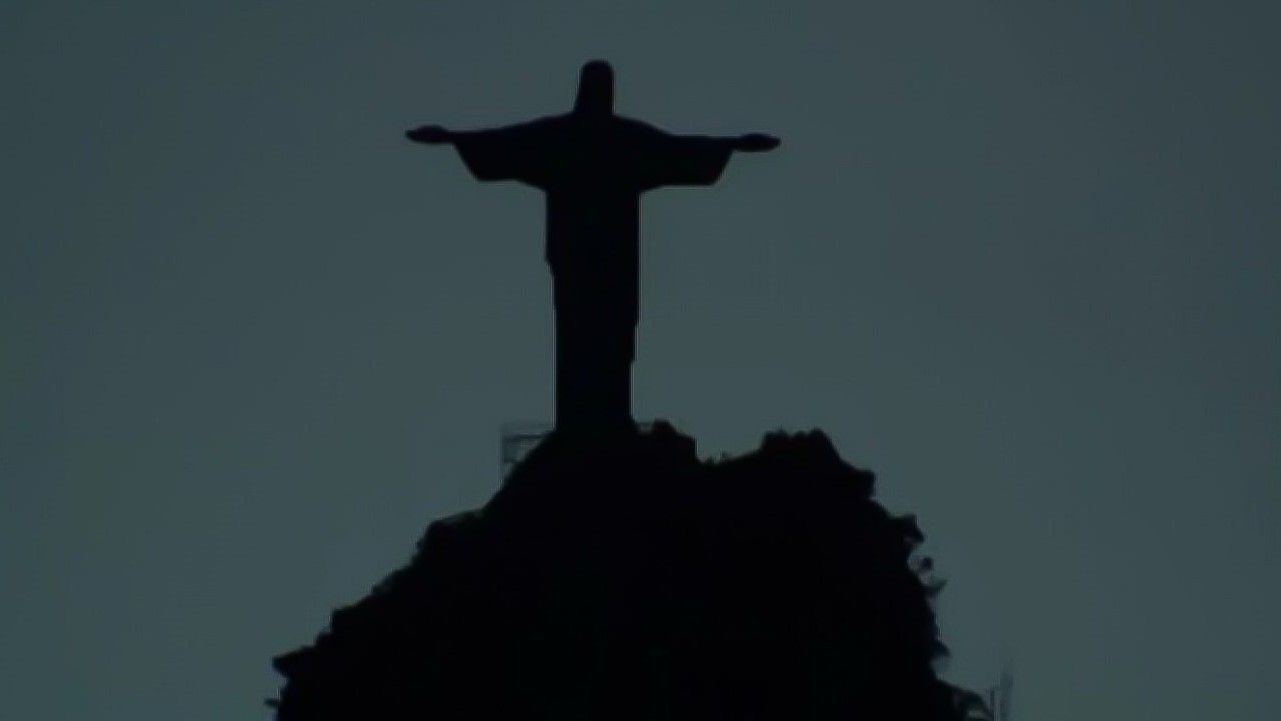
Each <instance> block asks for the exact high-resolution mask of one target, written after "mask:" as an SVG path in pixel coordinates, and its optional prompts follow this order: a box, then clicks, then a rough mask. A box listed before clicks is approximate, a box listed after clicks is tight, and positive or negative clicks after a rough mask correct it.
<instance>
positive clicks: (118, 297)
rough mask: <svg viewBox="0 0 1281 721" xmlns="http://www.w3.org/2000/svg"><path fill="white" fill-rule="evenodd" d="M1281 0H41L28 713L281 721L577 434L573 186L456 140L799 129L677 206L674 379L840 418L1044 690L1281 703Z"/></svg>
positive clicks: (664, 249)
mask: <svg viewBox="0 0 1281 721" xmlns="http://www.w3.org/2000/svg"><path fill="white" fill-rule="evenodd" d="M1277 8H1278V6H1277V4H1276V3H1272V2H1264V1H1262V0H1261V1H1260V2H1245V1H1244V0H1242V1H1236V2H1233V1H1227V0H1215V1H1211V0H1204V1H1202V2H1191V1H1186V0H1149V1H1145V2H1127V1H1123V0H1075V1H1073V2H1063V1H1062V0H1018V1H1015V0H961V1H959V2H958V1H956V0H951V1H947V2H944V1H942V0H908V1H906V2H893V3H890V2H882V3H857V2H835V1H832V2H804V1H801V0H792V1H790V2H779V1H775V2H771V3H762V2H754V1H753V2H747V1H745V0H733V1H729V0H724V1H716V2H699V3H689V2H676V1H674V0H663V1H659V0H650V1H648V2H643V3H642V2H601V1H600V0H591V1H583V2H565V1H557V2H547V1H526V2H515V1H507V2H493V1H490V0H469V1H468V2H440V1H437V2H429V1H426V0H418V1H417V2H401V1H396V2H379V3H355V2H349V3H334V2H318V1H317V0H308V1H307V2H301V1H300V0H291V1H284V2H273V3H263V2H250V1H248V0H223V1H222V2H217V3H211V2H189V1H177V0H164V1H163V2H161V1H159V0H157V1H156V2H139V1H137V0H122V1H121V2H114V3H101V2H88V1H87V0H73V1H66V2H54V1H48V2H34V1H33V0H26V1H22V0H19V1H17V2H15V1H14V0H9V1H8V2H5V3H4V4H3V5H0V107H3V112H0V148H2V152H3V155H2V156H0V197H2V198H3V212H0V332H2V335H0V588H3V601H0V604H2V609H0V610H2V613H0V718H5V719H14V720H15V721H16V720H23V721H44V720H46V719H47V720H57V721H81V720H82V719H89V718H92V719H95V720H97V721H116V720H119V721H125V720H128V721H136V720H138V719H161V718H164V719H184V720H186V721H203V720H205V719H209V720H213V719H218V720H219V721H223V720H226V719H263V718H266V714H267V709H265V708H264V707H262V706H261V705H260V702H261V699H262V698H264V697H267V696H270V695H272V694H273V693H274V690H275V688H276V687H277V683H278V680H277V678H276V677H275V675H274V674H273V672H272V671H271V669H270V667H269V665H268V661H269V658H270V657H271V656H272V655H273V654H275V653H278V652H281V651H284V650H287V649H290V648H293V647H295V646H297V645H299V644H302V643H304V642H306V641H308V640H310V639H311V638H312V637H313V636H314V634H315V633H316V632H318V631H319V630H320V629H321V627H322V626H323V624H324V623H325V622H326V620H327V618H328V613H329V611H330V610H331V609H332V608H333V607H334V606H336V605H338V604H342V603H347V602H351V601H354V600H355V599H357V598H359V597H360V596H361V595H362V594H364V593H365V592H366V591H367V590H368V588H369V587H370V586H371V585H372V584H373V583H375V582H376V581H377V580H378V579H380V578H381V577H382V576H383V575H384V574H386V573H387V572H389V571H391V570H392V569H393V568H394V567H396V566H397V565H398V564H400V563H402V562H403V561H404V560H406V559H407V557H408V554H409V553H410V552H411V550H412V547H413V543H414V541H415V540H416V539H417V538H418V536H419V535H420V533H421V532H422V530H423V528H424V527H425V525H426V523H427V522H429V521H430V520H431V519H433V518H437V517H439V516H441V515H444V514H448V513H452V512H455V511H458V510H462V509H465V508H469V507H474V506H476V505H478V504H480V503H482V502H483V501H484V500H485V499H487V498H488V496H489V495H490V494H491V493H492V492H493V491H494V490H495V488H496V486H497V484H498V460H499V459H498V434H499V425H500V423H502V422H504V421H512V420H540V419H548V418H549V417H550V413H551V408H550V401H551V386H550V381H549V379H550V372H551V301H550V279H549V275H548V273H547V270H546V268H545V266H544V265H543V262H542V204H541V198H540V197H539V195H538V194H537V193H536V192H535V191H532V190H529V189H527V188H524V187H522V186H518V185H504V184H489V185H482V184H479V183H476V182H474V181H472V180H471V179H470V177H469V175H468V174H467V172H466V171H465V169H464V168H463V166H462V164H461V163H460V162H459V161H458V159H457V158H456V157H455V156H454V155H453V153H452V151H449V150H446V149H432V148H425V147H422V146H416V145H413V144H411V143H409V142H407V141H406V140H405V139H404V138H403V137H402V132H403V131H404V130H405V129H406V128H409V127H412V126H415V125H419V124H423V123H442V124H445V125H449V126H453V127H468V126H483V125H496V124H504V123H507V122H511V121H516V120H523V119H527V118H530V117H533V116H537V115H542V114H550V113H557V112H562V111H564V110H565V109H567V108H568V107H569V104H570V102H571V100H572V97H573V91H574V85H575V82H576V78H577V71H578V67H579V65H580V64H581V63H582V62H583V61H585V60H588V59H590V58H593V57H604V58H608V59H610V60H611V61H613V63H614V64H615V68H616V71H617V75H618V101H617V107H618V110H619V111H620V112H621V113H624V114H627V115H632V116H635V117H639V118H642V119H645V120H649V121H651V122H654V123H656V124H658V125H660V126H663V127H665V128H667V129H670V130H673V131H684V132H709V133H711V132H727V133H738V132H743V131H757V130H759V131H767V132H772V133H775V134H777V135H779V136H780V137H782V138H783V141H784V144H783V146H782V148H780V149H779V150H778V151H776V152H774V153H772V154H767V155H750V156H749V155H740V156H738V157H736V158H735V159H734V160H733V161H732V162H731V164H730V167H729V168H728V170H727V172H726V174H725V176H724V178H723V180H722V182H721V183H720V185H719V186H717V187H715V188H713V189H694V190H691V189H682V190H668V191H662V192H659V193H656V194H653V195H651V196H648V197H647V198H646V200H645V202H644V210H643V212H644V219H643V227H642V234H643V240H642V243H643V251H642V258H643V259H642V265H643V271H642V310H641V316H642V318H641V329H640V333H639V337H638V340H639V350H638V361H637V365H636V368H635V399H636V400H635V405H636V408H637V413H638V415H639V416H641V417H645V418H652V417H666V418H670V419H673V420H674V421H676V422H677V423H678V425H679V426H680V427H681V428H682V429H684V430H685V431H687V432H689V433H692V434H693V435H695V436H696V437H697V438H698V441H699V450H700V453H702V454H704V455H707V456H711V455H717V454H719V453H721V452H740V451H744V450H747V449H750V448H752V447H754V446H755V444H756V443H757V442H758V440H759V438H760V437H761V435H762V434H763V433H764V432H766V431H768V430H770V429H774V428H777V427H784V428H789V429H796V430H801V429H807V428H811V427H821V428H823V429H825V430H826V431H828V432H829V433H830V434H831V435H832V437H833V438H834V440H835V441H836V442H837V444H838V445H839V447H840V448H841V450H842V452H843V453H844V454H845V456H846V457H847V458H848V459H850V460H852V461H853V462H855V463H858V464H860V465H864V466H868V467H871V468H872V469H874V470H876V471H877V472H878V474H879V477H880V481H879V483H880V490H881V498H882V499H883V501H884V502H885V503H886V504H887V505H888V506H889V507H890V508H891V509H893V510H897V511H902V512H908V511H910V512H916V513H918V514H919V517H920V520H921V523H922V526H923V528H924V529H925V531H926V533H927V535H928V536H929V539H930V548H931V549H932V550H933V551H935V552H936V553H937V556H938V559H939V562H940V567H941V571H942V573H943V575H945V576H947V577H949V578H951V584H950V586H949V587H948V589H947V590H946V591H945V592H944V595H943V599H942V603H941V608H940V611H941V616H942V622H943V631H944V637H945V640H948V641H950V642H951V643H952V645H953V646H954V648H955V651H956V659H955V660H954V662H953V664H952V668H951V672H952V676H953V677H954V678H956V679H958V680H960V681H962V682H964V683H969V684H976V685H983V684H987V683H988V682H989V681H990V680H993V679H994V678H995V675H996V673H997V671H998V669H999V667H1000V664H1001V663H1002V659H1003V658H1008V659H1009V660H1010V661H1011V662H1012V664H1013V669H1014V675H1015V679H1016V684H1017V688H1016V692H1015V698H1014V702H1015V712H1016V714H1017V715H1018V717H1019V719H1020V721H1023V720H1026V721H1059V720H1063V721H1067V720H1069V719H1071V720H1072V721H1078V720H1079V719H1082V718H1090V719H1101V720H1104V721H1111V720H1118V721H1119V720H1121V719H1127V720H1128V719H1141V718H1153V719H1162V720H1163V721H1192V720H1194V719H1195V720H1197V721H1201V720H1203V719H1206V718H1216V719H1233V720H1234V721H1264V720H1265V719H1273V718H1275V717H1276V707H1275V699H1274V695H1275V688H1276V682H1277V680H1278V678H1279V677H1281V661H1278V659H1277V657H1276V655H1275V651H1274V650H1275V649H1276V648H1277V647H1278V645H1281V622H1279V621H1278V620H1277V618H1276V616H1275V615H1274V614H1275V610H1276V609H1277V608H1279V607H1281V581H1279V580H1278V575H1277V574H1278V567H1279V564H1278V561H1279V560H1281V553H1279V550H1281V532H1279V531H1278V530H1277V525H1276V523H1275V522H1276V520H1277V517H1278V514H1279V513H1281V372H1279V369H1281V322H1279V318H1281V290H1279V289H1281V246H1279V241H1278V238H1281V205H1279V204H1278V203H1277V198H1278V188H1279V187H1281V182H1279V181H1281V141H1278V131H1277V128H1278V127H1281V101H1279V94H1278V92H1277V91H1276V82H1277V81H1276V70H1277V68H1278V67H1281V50H1279V49H1278V45H1277V43H1276V32H1277V28H1278V27H1279V26H1281V11H1279V10H1278V9H1277Z"/></svg>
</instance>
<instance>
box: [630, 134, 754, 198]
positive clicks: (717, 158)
mask: <svg viewBox="0 0 1281 721" xmlns="http://www.w3.org/2000/svg"><path fill="white" fill-rule="evenodd" d="M645 145H646V146H648V147H647V152H646V153H645V161H644V162H645V165H646V166H647V167H646V169H645V170H646V172H645V173H643V175H644V181H643V182H642V187H643V188H644V189H646V190H649V189H651V188H658V187H662V186H664V185H712V184H714V183H716V181H717V180H719V179H720V177H721V173H723V172H724V171H725V166H726V165H728V164H729V159H730V156H731V155H733V154H734V151H739V152H747V153H751V152H763V151H767V150H773V149H774V148H777V147H778V145H779V140H778V138H775V137H773V136H771V135H765V134H764V133H751V134H748V135H740V136H737V137H715V136H708V135H674V134H671V133H666V132H663V131H658V130H655V131H654V134H653V135H651V136H650V139H649V141H648V142H647V143H645Z"/></svg>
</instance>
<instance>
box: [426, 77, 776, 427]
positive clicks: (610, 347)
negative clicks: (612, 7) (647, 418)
mask: <svg viewBox="0 0 1281 721" xmlns="http://www.w3.org/2000/svg"><path fill="white" fill-rule="evenodd" d="M613 105H614V75H613V70H612V69H611V68H610V66H609V64H608V63H606V62H604V61H601V60H594V61H592V62H589V63H587V64H586V65H584V66H583V69H582V74H581V78H580V80H579V86H578V97H577V98H576V100H575V103H574V109H573V110H572V111H571V112H569V113H565V114H563V115H556V116H551V117H546V118H540V119H537V120H533V121H529V122H525V123H519V124H516V125H509V126H506V127H501V128H494V129H487V130H471V131H451V130H446V129H445V128H442V127H440V126H423V127H420V128H417V129H415V130H411V131H409V132H407V133H406V135H407V136H408V137H409V138H410V139H411V140H414V141H417V142H420V143H428V144H452V145H453V146H454V147H455V148H457V149H458V153H459V155H461V156H462V159H463V162H464V163H465V164H466V166H467V168H468V170H470V171H471V173H472V175H473V176H475V177H476V179H477V180H481V181H497V180H516V181H520V182H522V183H525V184H527V185H531V186H533V187H535V188H538V189H540V190H542V191H544V192H545V193H546V198H547V247H546V259H547V263H548V264H549V265H550V266H551V271H552V278H553V283H554V301H555V309H556V428H557V430H559V431H565V430H571V431H580V432H581V431H593V432H600V431H612V430H615V429H620V428H631V427H633V420H632V414H631V364H632V361H633V360H634V359H635V357H636V352H635V333H636V323H637V321H638V318H639V234H640V217H639V216H640V194H641V193H643V192H645V191H647V190H653V189H655V188H660V187H663V186H667V185H711V184H713V183H715V182H716V181H717V179H719V178H720V175H721V172H722V171H723V170H724V169H725V165H726V164H727V163H728V162H729V158H730V155H731V154H732V153H733V152H734V151H735V150H738V151H748V152H752V151H765V150H772V149H774V148H775V147H777V146H778V144H779V141H778V139H777V138H774V137H772V136H769V135H764V134H760V133H753V134H748V135H742V136H739V137H707V136H698V135H673V134H671V133H667V132H665V131H662V130H659V129H657V128H655V127H653V126H650V125H648V124H646V123H643V122H640V121H637V120H633V119H631V118H625V117H621V116H618V115H615V114H614V108H613Z"/></svg>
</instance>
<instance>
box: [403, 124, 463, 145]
mask: <svg viewBox="0 0 1281 721" xmlns="http://www.w3.org/2000/svg"><path fill="white" fill-rule="evenodd" d="M456 135H457V133H454V132H452V131H449V130H446V129H445V128H443V127H441V126H439V125H423V126H421V127H417V128H414V129H413V130H407V131H405V137H407V138H409V139H410V140H412V141H414V142H415V143H426V144H428V145H440V144H442V143H452V142H453V141H454V136H456Z"/></svg>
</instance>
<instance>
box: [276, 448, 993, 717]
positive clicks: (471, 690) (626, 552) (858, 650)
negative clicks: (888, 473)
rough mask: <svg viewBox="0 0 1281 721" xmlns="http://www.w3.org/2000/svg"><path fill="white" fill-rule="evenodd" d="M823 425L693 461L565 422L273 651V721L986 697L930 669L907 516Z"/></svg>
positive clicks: (879, 710) (961, 708) (933, 588)
mask: <svg viewBox="0 0 1281 721" xmlns="http://www.w3.org/2000/svg"><path fill="white" fill-rule="evenodd" d="M873 486H874V476H873V474H872V473H870V472H869V471H866V470H862V469H859V468H856V467H854V466H852V465H850V464H848V463H846V462H845V461H843V460H842V459H841V458H840V456H839V454H838V453H837V452H836V450H835V448H834V447H833V446H832V444H831V442H830V441H829V440H828V438H827V437H826V436H825V435H823V434H822V433H821V432H810V433H800V434H786V433H781V432H780V433H773V434H770V435H767V436H766V437H765V438H764V440H763V442H762V444H761V446H760V448H758V449H757V450H756V451H753V452H751V453H749V454H746V455H744V456H741V457H738V458H727V459H722V460H717V461H703V460H700V459H699V458H698V456H697V454H696V450H695V444H694V441H693V440H692V439H691V438H689V437H687V436H684V435H681V434H680V433H678V432H677V431H676V430H675V429H674V428H672V426H670V425H668V424H666V423H662V422H660V423H657V424H655V425H654V426H653V428H652V430H650V431H648V432H640V431H633V432H627V433H622V434H612V435H601V436H596V437H586V436H583V435H571V434H569V433H566V432H561V431H558V432H555V433H553V434H552V435H551V436H549V437H548V438H547V439H546V440H545V441H544V442H543V443H541V444H540V445H539V446H538V447H536V448H535V449H533V450H532V451H531V452H530V454H529V455H528V456H527V457H526V458H525V459H524V460H522V461H521V462H520V464H518V465H517V466H516V467H515V468H514V469H513V471H512V472H511V474H510V475H509V476H508V478H507V479H506V481H505V482H504V484H503V486H502V487H501V488H500V490H499V491H498V492H497V493H496V494H495V495H494V496H493V498H492V499H491V500H490V501H489V502H488V503H486V504H485V505H484V506H483V507H482V508H480V509H478V510H475V511H471V512H467V513H463V514H459V515H456V516H452V517H449V518H445V519H441V520H438V521H436V522H434V523H432V524H431V525H430V526H429V527H428V529H427V532H426V534H425V536H424V537H423V539H422V540H421V541H420V542H419V544H418V548H417V552H416V554H415V555H414V556H413V558H412V560H411V561H410V562H409V563H408V564H407V565H406V566H405V567H403V568H401V569H400V570H398V571H396V572H394V573H392V574H391V575H390V576H388V577H387V578H386V579H385V580H383V581H382V582H381V583H379V584H378V585H377V586H376V587H375V588H374V589H373V591H372V592H371V593H370V594H369V595H368V596H367V597H366V598H364V599H363V600H361V601H359V602H357V603H355V604H354V605H351V606H347V607H345V608H340V609H338V610H337V611H335V612H334V614H333V616H332V620H331V623H330V625H329V627H328V629H327V630H325V631H324V632H323V633H321V635H320V636H319V638H317V639H316V641H315V642H314V643H313V644H311V645H308V646H305V647H303V648H301V649H298V650H295V651H292V652H290V653H286V654H284V655H282V656H279V657H277V658H276V659H275V661H274V664H275V667H276V669H277V670H278V671H279V672H280V673H281V674H282V675H283V676H285V678H286V683H285V685H284V687H283V688H282V690H281V693H280V696H279V698H278V699H275V700H273V701H270V702H269V703H270V704H271V705H273V706H275V707H276V714H277V718H278V719H279V720H280V721H295V720H318V719H392V718H420V719H455V718H457V719H461V718H503V717H507V718H535V719H570V718H573V719H589V718H590V719H686V718H688V719H695V718H697V719H829V718H830V719H836V718H842V719H849V718H858V719H909V720H913V721H914V720H921V721H926V720H929V721H934V720H940V721H941V720H943V719H962V718H970V717H975V716H977V717H983V716H985V715H986V714H987V711H986V709H985V708H983V705H982V702H981V700H980V698H979V697H978V696H977V695H976V694H973V693H971V692H968V691H964V690H962V689H959V688H956V687H953V686H951V685H949V684H946V683H944V682H943V681H941V680H940V679H939V678H938V677H937V674H936V665H937V663H938V662H939V661H941V660H942V659H943V658H944V657H945V656H946V648H945V647H944V646H943V644H942V643H941V641H940V640H939V633H938V628H937V625H936V622H935V617H934V613H933V609H932V607H931V599H932V598H933V596H934V594H935V593H937V591H938V589H939V586H940V584H938V583H936V582H934V581H933V580H931V578H930V577H929V572H930V567H931V564H930V562H929V559H925V558H919V557H918V556H917V554H916V553H915V551H916V549H917V547H918V546H919V544H920V542H921V541H922V539H923V536H922V534H921V531H920V530H919V528H918V527H917V525H916V522H915V520H914V519H913V518H912V517H910V516H904V517H895V516H893V515H892V514H890V513H889V512H887V511H886V510H885V509H884V508H883V507H882V506H880V505H879V504H878V503H876V502H875V501H874V500H873Z"/></svg>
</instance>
